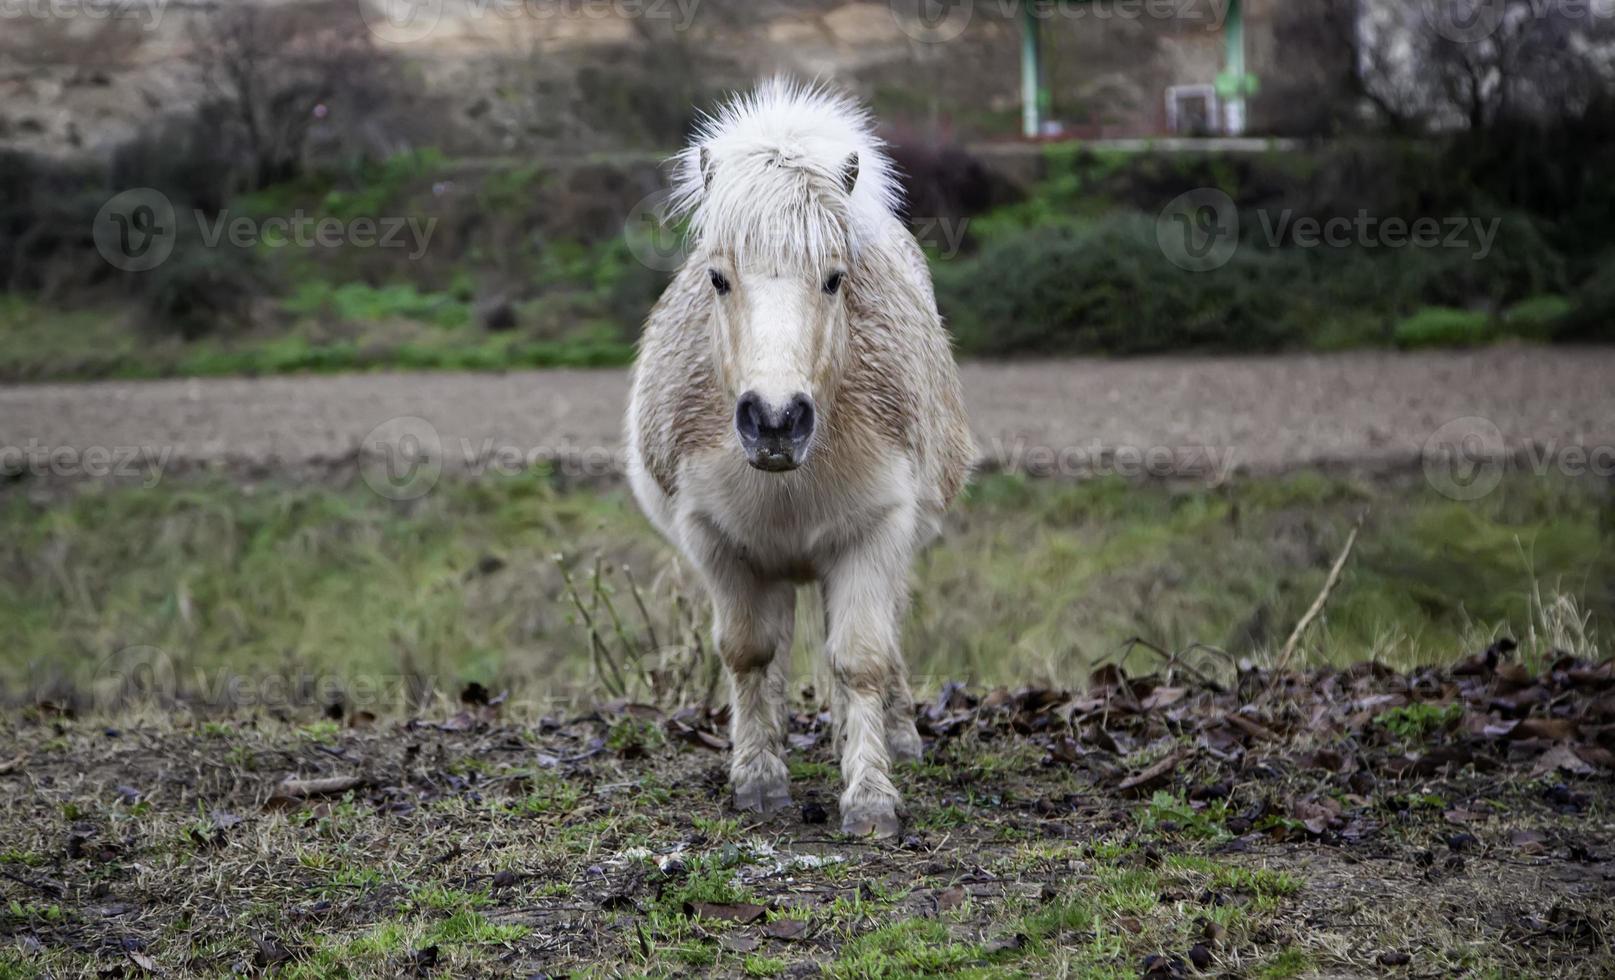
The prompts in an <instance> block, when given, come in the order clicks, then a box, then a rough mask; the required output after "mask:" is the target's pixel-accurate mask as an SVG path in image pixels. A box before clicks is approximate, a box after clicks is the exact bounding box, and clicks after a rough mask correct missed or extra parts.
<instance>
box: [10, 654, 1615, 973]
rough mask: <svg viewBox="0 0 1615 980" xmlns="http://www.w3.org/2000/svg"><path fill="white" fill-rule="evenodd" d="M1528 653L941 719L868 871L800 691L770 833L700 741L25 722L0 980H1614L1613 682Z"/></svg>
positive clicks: (969, 702) (33, 718)
mask: <svg viewBox="0 0 1615 980" xmlns="http://www.w3.org/2000/svg"><path fill="white" fill-rule="evenodd" d="M1517 655H1518V654H1514V652H1513V651H1511V650H1510V649H1509V645H1508V644H1507V643H1502V644H1499V645H1497V646H1496V647H1494V648H1493V649H1491V650H1488V651H1483V652H1480V653H1478V654H1476V655H1475V656H1474V657H1471V658H1469V659H1468V660H1466V661H1463V662H1461V663H1459V664H1457V665H1456V666H1454V667H1453V668H1451V669H1447V670H1441V671H1434V670H1426V671H1421V672H1418V673H1415V674H1409V675H1398V674H1395V673H1393V672H1391V671H1389V670H1387V669H1383V668H1374V667H1371V666H1363V667H1358V668H1354V669H1351V670H1346V671H1334V670H1323V671H1317V672H1313V673H1310V674H1307V675H1300V674H1275V673H1270V672H1264V671H1260V670H1255V669H1242V670H1238V671H1236V670H1234V668H1233V667H1232V666H1231V665H1226V664H1223V663H1221V662H1220V660H1219V659H1217V658H1215V657H1212V656H1210V655H1206V656H1200V655H1198V654H1190V655H1185V656H1182V657H1167V656H1166V655H1164V654H1163V655H1162V661H1163V663H1162V670H1161V671H1160V672H1159V673H1158V674H1156V675H1152V676H1149V677H1135V678H1124V677H1122V676H1121V675H1120V674H1119V672H1117V671H1116V670H1115V669H1114V668H1105V669H1101V670H1100V671H1099V672H1098V673H1096V675H1095V676H1094V678H1093V679H1092V684H1091V685H1090V687H1089V689H1088V690H1087V691H1085V692H1083V693H1079V694H1066V693H1061V692H1051V691H1020V692H1009V691H995V692H987V693H985V694H983V695H981V696H973V695H970V694H967V693H966V692H964V691H962V690H960V689H957V688H952V687H950V688H947V689H945V690H943V691H942V692H941V693H940V694H939V695H938V696H937V697H936V698H935V699H933V700H931V701H928V702H927V703H925V704H922V705H919V706H918V707H917V711H918V715H919V725H920V728H921V730H922V732H923V733H924V734H925V736H926V740H927V753H926V757H925V759H924V760H923V761H922V762H921V763H918V764H916V765H913V766H908V767H904V768H902V769H901V771H900V772H899V774H898V782H899V785H900V787H901V789H902V791H903V793H904V795H905V798H906V806H907V814H906V826H905V829H904V832H903V834H902V835H901V836H899V837H898V838H897V839H894V840H889V841H869V840H856V839H850V838H846V837H843V836H842V835H840V834H839V833H837V832H836V830H835V828H836V827H837V826H838V821H837V819H836V796H837V785H836V769H835V764H834V758H833V755H832V752H831V745H830V741H831V739H830V735H829V733H828V731H827V728H826V726H827V717H826V716H825V715H824V714H823V713H822V711H821V710H820V709H821V707H822V706H821V705H820V703H819V699H818V698H816V697H815V696H814V695H813V694H812V692H811V691H803V692H800V694H799V697H798V699H797V702H796V706H795V710H796V713H795V715H794V716H793V718H792V722H791V732H790V739H789V742H790V744H789V748H788V756H787V758H788V760H789V765H790V769H791V773H792V789H793V793H794V797H795V801H794V804H793V806H792V807H790V808H789V809H788V810H785V811H783V812H781V813H778V814H775V815H772V816H769V817H766V818H758V817H755V816H751V815H745V814H739V813H736V812H734V811H733V810H732V809H731V808H730V807H729V805H728V803H727V800H726V790H725V776H726V756H725V748H726V745H725V740H724V737H723V725H724V721H723V717H722V713H721V711H719V712H716V713H713V712H709V711H706V710H695V709H685V710H682V711H679V710H672V709H668V710H658V709H655V708H653V707H651V706H648V705H637V706H636V705H624V704H610V705H606V706H604V707H602V708H600V709H598V710H595V711H592V712H589V713H586V714H581V715H578V716H575V717H568V718H549V719H538V718H525V719H512V718H507V717H505V715H504V713H503V710H502V708H501V706H500V704H499V703H498V702H499V699H498V697H497V696H495V697H493V698H490V697H489V695H488V692H486V691H483V690H480V689H476V688H472V689H468V690H467V691H465V692H463V694H462V699H463V701H462V703H461V704H457V705H443V704H440V705H436V706H433V707H431V708H428V709H427V710H425V711H423V712H422V714H421V716H420V717H418V718H414V719H410V720H407V721H405V720H393V721H389V720H379V719H375V718H372V717H370V716H368V715H366V714H362V713H360V714H354V713H352V712H347V711H345V710H344V709H343V708H342V707H341V706H340V705H332V706H331V707H330V709H329V710H328V711H327V712H326V716H325V717H318V716H313V717H277V716H275V715H274V714H273V713H258V714H252V715H239V716H224V717H214V718H203V717H197V716H193V715H190V714H188V713H185V712H183V711H181V712H178V713H176V712H173V711H160V710H157V709H147V710H145V711H143V712H141V713H139V714H136V715H133V716H130V717H126V718H124V719H121V720H118V721H107V720H90V719H75V718H71V717H67V716H65V715H62V714H59V713H57V711H56V709H55V708H54V707H53V706H51V705H48V704H46V705H40V706H38V707H36V708H35V709H33V710H32V711H30V712H28V714H27V716H26V717H25V718H23V719H20V720H14V721H12V722H9V723H7V724H8V727H7V728H6V729H5V730H4V735H5V738H4V740H3V744H5V745H6V746H8V749H7V750H6V751H7V757H6V758H0V773H3V775H0V977H31V976H53V977H54V976H101V977H107V976H145V975H152V976H219V975H225V974H246V975H274V976H300V977H313V976H318V977H338V976H387V977H392V976H406V975H416V976H455V977H459V976H494V975H498V976H507V975H508V976H552V977H553V976H631V975H632V976H638V975H651V976H674V975H713V976H818V975H829V976H838V977H918V976H1026V975H1041V976H1081V977H1087V976H1145V977H1179V976H1185V977H1187V976H1201V975H1205V976H1229V977H1252V978H1278V977H1288V976H1313V975H1316V976H1335V977H1338V976H1413V977H1436V976H1484V977H1516V976H1543V977H1549V976H1551V977H1604V976H1610V975H1612V974H1615V953H1612V951H1611V941H1612V939H1615V823H1612V811H1611V804H1612V803H1615V784H1612V780H1611V764H1612V762H1615V756H1612V754H1611V741H1612V734H1615V665H1612V664H1611V663H1610V662H1604V663H1602V664H1593V663H1588V662H1585V661H1578V660H1576V659H1575V658H1569V657H1562V658H1559V659H1558V660H1557V661H1555V662H1552V663H1548V662H1542V663H1521V662H1519V661H1517V660H1516V659H1514V657H1515V656H1517ZM490 702H492V703H490Z"/></svg>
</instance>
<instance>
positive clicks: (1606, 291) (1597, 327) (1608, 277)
mask: <svg viewBox="0 0 1615 980" xmlns="http://www.w3.org/2000/svg"><path fill="white" fill-rule="evenodd" d="M1553 338H1554V339H1555V340H1569V341H1580V342H1587V341H1602V342H1606V343H1607V342H1610V341H1615V258H1611V259H1608V260H1606V261H1605V262H1604V264H1603V267H1602V268H1601V269H1599V270H1598V271H1596V272H1594V273H1593V275H1592V276H1591V277H1590V278H1589V279H1588V280H1587V281H1586V282H1585V283H1583V284H1582V286H1581V288H1580V289H1578V290H1576V292H1575V293H1574V294H1573V295H1572V296H1571V300H1570V310H1569V311H1568V312H1566V314H1565V315H1564V316H1563V317H1562V318H1560V320H1559V321H1558V322H1557V323H1555V324H1554V327H1553Z"/></svg>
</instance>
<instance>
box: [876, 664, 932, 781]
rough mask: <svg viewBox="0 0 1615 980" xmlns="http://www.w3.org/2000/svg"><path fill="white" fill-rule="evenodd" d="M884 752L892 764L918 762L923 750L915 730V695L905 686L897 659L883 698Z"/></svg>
mask: <svg viewBox="0 0 1615 980" xmlns="http://www.w3.org/2000/svg"><path fill="white" fill-rule="evenodd" d="M886 750H887V752H889V753H890V754H891V757H892V761H893V762H918V761H920V755H921V753H923V752H924V750H925V745H924V743H922V742H921V741H920V733H919V730H918V729H916V728H915V727H914V693H913V692H912V691H910V690H909V687H908V671H906V670H905V669H904V667H903V662H902V659H901V658H899V659H898V661H897V664H896V669H895V670H894V671H893V673H892V683H891V693H890V695H888V697H887V699H886Z"/></svg>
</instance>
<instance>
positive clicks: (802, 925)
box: [763, 919, 808, 940]
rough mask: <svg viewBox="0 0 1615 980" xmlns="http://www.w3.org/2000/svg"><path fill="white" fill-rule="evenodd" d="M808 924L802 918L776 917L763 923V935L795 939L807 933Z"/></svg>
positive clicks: (772, 937) (773, 937)
mask: <svg viewBox="0 0 1615 980" xmlns="http://www.w3.org/2000/svg"><path fill="white" fill-rule="evenodd" d="M807 929H808V924H807V922H806V921H804V920H802V919H775V920H774V921H773V922H766V923H764V924H763V935H765V936H767V937H769V938H770V939H785V940H794V939H801V938H802V937H803V936H805V935H807Z"/></svg>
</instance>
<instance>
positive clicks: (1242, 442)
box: [0, 347, 1615, 476]
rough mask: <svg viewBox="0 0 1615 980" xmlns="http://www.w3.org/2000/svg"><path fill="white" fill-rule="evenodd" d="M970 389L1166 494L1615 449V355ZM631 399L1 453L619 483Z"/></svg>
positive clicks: (1491, 357) (605, 393)
mask: <svg viewBox="0 0 1615 980" xmlns="http://www.w3.org/2000/svg"><path fill="white" fill-rule="evenodd" d="M964 378H965V388H966V397H967V400H968V402H969V408H970V413H971V419H972V422H973V424H974V427H975V429H976V433H977V436H978V439H979V441H980V443H981V448H982V451H983V454H984V456H985V457H986V459H987V460H988V461H991V462H993V463H996V464H998V465H1002V466H1005V467H1009V468H1015V469H1030V470H1034V471H1036V470H1039V469H1043V470H1046V471H1048V472H1051V473H1063V474H1065V475H1085V474H1086V473H1087V472H1089V471H1091V470H1092V469H1094V468H1096V467H1097V468H1101V469H1102V468H1105V467H1109V466H1111V465H1113V460H1114V459H1115V457H1113V455H1112V454H1113V453H1114V452H1115V451H1116V450H1118V449H1132V450H1137V451H1139V452H1140V453H1142V452H1143V451H1145V450H1151V449H1158V448H1159V449H1165V450H1169V451H1170V452H1169V453H1168V454H1166V455H1163V456H1161V457H1160V460H1161V461H1160V463H1159V465H1160V466H1161V467H1162V468H1164V469H1165V470H1167V472H1164V473H1155V474H1154V475H1169V476H1170V475H1201V474H1202V473H1203V472H1206V471H1220V470H1222V469H1225V468H1229V467H1232V468H1237V469H1239V470H1243V471H1248V472H1257V473H1262V472H1272V471H1277V470H1284V469H1291V468H1295V467H1300V466H1308V465H1332V464H1347V465H1364V466H1376V465H1383V466H1400V465H1405V464H1407V463H1408V462H1411V461H1416V460H1418V459H1419V458H1420V454H1421V452H1422V451H1423V449H1424V447H1425V445H1426V444H1427V442H1429V440H1431V439H1432V437H1436V434H1437V433H1438V432H1440V431H1442V426H1444V425H1447V424H1448V423H1450V422H1453V421H1454V420H1458V419H1474V418H1478V419H1481V420H1485V421H1483V422H1479V423H1473V422H1471V423H1464V424H1465V425H1466V426H1468V428H1466V429H1465V431H1466V432H1468V431H1472V430H1475V427H1476V426H1477V425H1478V426H1479V431H1481V432H1482V434H1483V435H1485V434H1489V433H1492V432H1494V431H1495V434H1496V436H1495V437H1496V438H1497V439H1499V440H1501V441H1502V442H1503V443H1504V444H1505V445H1506V446H1507V448H1508V449H1510V450H1514V451H1521V450H1526V449H1529V448H1531V447H1542V446H1550V447H1552V446H1557V447H1563V446H1567V445H1579V446H1583V447H1593V446H1608V445H1611V444H1615V385H1611V384H1610V379H1611V378H1615V349H1608V348H1602V349H1599V348H1589V349H1564V348H1551V349H1550V348H1537V347H1518V348H1493V349H1488V350H1481V351H1469V352H1430V353H1417V354H1398V353H1390V352H1359V353H1350V354H1338V355H1289V356H1277V357H1239V358H1205V357H1192V358H1191V357H1170V358H1152V359H1144V360H1128V361H1105V360H1091V359H1089V360H1082V359H1079V360H1062V361H1048V362H1027V363H1018V364H971V365H966V366H965V368H964ZM626 391H627V377H626V374H625V373H624V372H622V371H618V370H603V371H530V372H518V373H511V374H504V375H472V374H367V375H344V376H334V377H324V376H300V377H276V378H262V379H249V378H243V379H208V380H176V381H156V382H101V383H89V384H42V385H22V386H9V387H0V449H8V450H9V451H10V452H11V454H12V455H13V456H16V455H17V453H18V451H19V450H20V451H23V452H32V453H35V454H39V453H42V452H44V451H46V450H52V449H56V448H58V447H71V448H75V449H78V450H87V449H91V448H97V447H98V448H101V449H106V450H111V451H114V452H116V451H118V450H122V449H126V448H135V447H144V448H146V449H148V450H150V451H151V452H152V453H154V454H160V453H165V452H166V453H168V454H169V455H168V462H167V464H166V465H168V466H174V467H183V466H187V465H196V464H221V463H222V464H226V465H231V466H243V467H247V468H257V467H266V466H267V467H276V468H288V467H289V468H297V467H302V466H308V465H314V466H317V465H320V464H322V463H329V462H331V461H335V460H343V459H349V458H351V457H352V456H353V455H354V453H355V451H356V450H357V449H359V448H360V447H362V446H365V445H367V443H366V439H367V436H370V434H371V433H372V432H373V431H374V430H375V429H376V427H377V426H378V425H382V424H383V423H386V422H388V421H389V420H395V419H403V418H407V419H422V420H425V422H426V423H427V424H426V425H424V426H423V425H420V424H419V423H416V422H413V421H411V422H409V423H408V424H407V425H406V426H405V427H404V428H403V429H399V428H398V427H397V425H396V424H395V426H394V428H393V429H390V430H384V432H390V433H393V434H394V435H396V434H398V433H399V432H408V433H410V434H413V435H417V436H422V437H424V438H426V439H427V441H428V442H430V440H431V439H434V438H435V439H436V440H437V441H438V444H440V445H441V450H442V458H443V462H444V465H445V467H446V468H449V469H453V468H455V467H470V468H475V467H476V466H477V465H478V463H479V461H481V462H483V463H486V461H487V460H488V458H489V457H490V456H492V455H493V454H496V453H499V452H505V453H511V452H514V453H515V454H517V455H518V456H520V457H522V458H546V457H558V458H561V459H574V460H580V461H581V464H580V465H583V466H586V467H587V466H593V467H595V468H597V469H598V468H609V467H610V464H609V463H605V464H602V463H600V462H599V460H601V459H604V460H609V459H611V458H613V457H614V454H616V453H617V452H618V451H619V450H620V446H621V417H622V410H623V405H624V402H625V398H626ZM1487 423H1490V425H1491V426H1495V430H1492V429H1490V428H1489V427H1488V426H1487ZM371 438H372V440H373V439H374V437H371ZM429 448H430V447H429ZM591 459H593V460H595V462H592V463H591V462H590V460H591ZM57 468H59V469H72V466H70V465H65V466H58V467H57ZM69 475H72V474H69Z"/></svg>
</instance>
